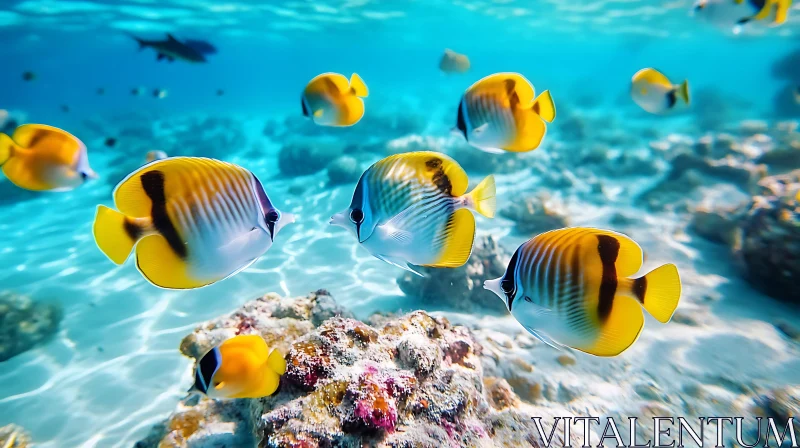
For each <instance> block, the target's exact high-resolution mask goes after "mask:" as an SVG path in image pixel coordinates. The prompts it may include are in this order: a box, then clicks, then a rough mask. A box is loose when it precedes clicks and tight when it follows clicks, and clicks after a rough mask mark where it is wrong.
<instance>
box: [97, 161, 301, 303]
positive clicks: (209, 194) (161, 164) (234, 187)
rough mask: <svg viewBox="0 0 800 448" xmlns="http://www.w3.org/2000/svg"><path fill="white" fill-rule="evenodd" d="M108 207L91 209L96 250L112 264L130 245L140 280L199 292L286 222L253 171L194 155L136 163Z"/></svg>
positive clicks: (242, 263) (255, 254)
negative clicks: (193, 289) (112, 207)
mask: <svg viewBox="0 0 800 448" xmlns="http://www.w3.org/2000/svg"><path fill="white" fill-rule="evenodd" d="M114 204H115V206H116V208H117V210H119V211H117V210H114V209H111V208H109V207H106V206H104V205H100V206H98V208H97V216H96V217H95V221H94V229H93V230H94V238H95V241H96V242H97V246H98V247H99V248H100V250H101V251H102V252H103V253H104V254H106V256H108V258H109V259H111V261H113V262H114V263H116V264H122V263H124V262H125V260H126V259H127V258H128V256H129V255H130V253H131V251H133V249H134V247H135V249H136V251H135V252H136V267H137V268H138V269H139V271H140V272H141V273H142V275H143V276H144V277H145V278H146V279H147V280H148V281H150V283H152V284H154V285H156V286H159V287H162V288H167V289H192V288H199V287H202V286H206V285H210V284H212V283H214V282H217V281H220V280H223V279H225V278H227V277H230V276H232V275H234V274H236V273H238V272H239V271H241V270H243V269H245V268H246V267H247V266H249V265H250V264H252V263H254V262H255V261H256V260H257V259H258V258H259V257H260V256H261V255H263V254H264V253H265V252H266V251H267V250H268V249H269V248H270V247H271V246H272V243H273V240H274V238H275V237H276V236H277V234H278V231H280V229H281V228H283V227H284V226H285V225H286V224H289V223H292V222H294V217H293V216H292V215H290V214H288V213H281V212H280V211H279V210H278V209H277V208H275V207H274V206H273V205H272V203H271V202H270V200H269V198H268V197H267V194H266V193H265V192H264V188H263V186H262V185H261V182H260V181H259V180H258V178H257V177H256V176H255V175H254V174H253V173H251V172H250V171H248V170H246V169H244V168H242V167H240V166H238V165H234V164H232V163H227V162H222V161H219V160H214V159H206V158H200V157H174V158H168V159H163V160H158V161H155V162H152V163H150V164H147V165H144V166H143V167H141V168H139V169H138V170H136V171H134V172H133V173H131V174H130V175H128V177H126V178H125V179H124V180H123V181H122V182H120V184H119V185H117V188H116V189H115V190H114Z"/></svg>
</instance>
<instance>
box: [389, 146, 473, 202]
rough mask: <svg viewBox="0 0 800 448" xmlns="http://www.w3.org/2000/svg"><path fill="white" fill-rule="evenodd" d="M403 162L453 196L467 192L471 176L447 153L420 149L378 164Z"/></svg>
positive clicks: (421, 176)
mask: <svg viewBox="0 0 800 448" xmlns="http://www.w3.org/2000/svg"><path fill="white" fill-rule="evenodd" d="M383 164H402V165H405V166H406V167H407V168H408V169H410V170H412V171H413V173H414V174H415V175H416V176H417V177H418V178H419V179H422V180H425V181H426V182H432V183H433V184H435V185H436V186H437V187H438V188H439V189H440V190H442V191H445V192H449V194H450V195H451V196H453V197H459V196H462V195H463V194H464V193H466V192H467V187H468V186H469V178H468V177H467V173H466V172H465V171H464V169H463V168H461V166H460V165H459V164H458V163H457V162H456V161H455V160H453V159H451V158H450V157H448V156H447V155H445V154H442V153H439V152H433V151H418V152H409V153H404V154H395V155H393V156H389V157H387V158H385V159H383V160H381V161H379V162H377V163H376V165H378V166H380V165H383Z"/></svg>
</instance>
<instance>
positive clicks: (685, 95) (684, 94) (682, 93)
mask: <svg viewBox="0 0 800 448" xmlns="http://www.w3.org/2000/svg"><path fill="white" fill-rule="evenodd" d="M678 96H679V97H681V99H682V100H683V101H684V102H685V103H686V104H687V105H689V104H690V102H689V80H688V79H687V80H686V81H683V84H681V85H680V87H678Z"/></svg>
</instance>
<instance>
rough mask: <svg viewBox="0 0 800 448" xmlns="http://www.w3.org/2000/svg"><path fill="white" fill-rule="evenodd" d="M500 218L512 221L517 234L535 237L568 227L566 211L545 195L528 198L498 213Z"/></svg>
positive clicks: (513, 203)
mask: <svg viewBox="0 0 800 448" xmlns="http://www.w3.org/2000/svg"><path fill="white" fill-rule="evenodd" d="M500 216H502V217H504V218H507V219H510V220H511V221H514V223H515V224H516V228H517V232H519V233H521V234H523V235H536V234H539V233H542V232H546V231H548V230H553V229H560V228H562V227H567V226H569V221H568V220H567V211H566V210H565V209H564V207H563V205H561V204H560V203H559V202H557V201H555V200H553V199H551V198H550V197H549V195H547V194H539V195H535V196H528V197H526V198H524V199H522V200H521V201H516V202H512V203H511V205H509V206H508V207H506V208H504V209H502V210H501V211H500Z"/></svg>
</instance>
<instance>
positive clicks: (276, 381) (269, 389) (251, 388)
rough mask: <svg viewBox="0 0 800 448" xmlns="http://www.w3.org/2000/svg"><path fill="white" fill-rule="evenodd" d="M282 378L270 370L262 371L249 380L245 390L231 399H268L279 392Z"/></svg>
mask: <svg viewBox="0 0 800 448" xmlns="http://www.w3.org/2000/svg"><path fill="white" fill-rule="evenodd" d="M280 383H281V377H280V375H278V374H277V373H275V372H273V371H272V370H270V369H262V370H261V371H260V372H257V373H255V374H253V375H252V378H249V381H247V383H246V385H245V387H244V389H243V390H242V391H241V392H239V393H237V394H233V395H231V396H230V398H261V397H268V396H270V395H272V394H274V393H275V391H276V390H278V386H279V385H280Z"/></svg>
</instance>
